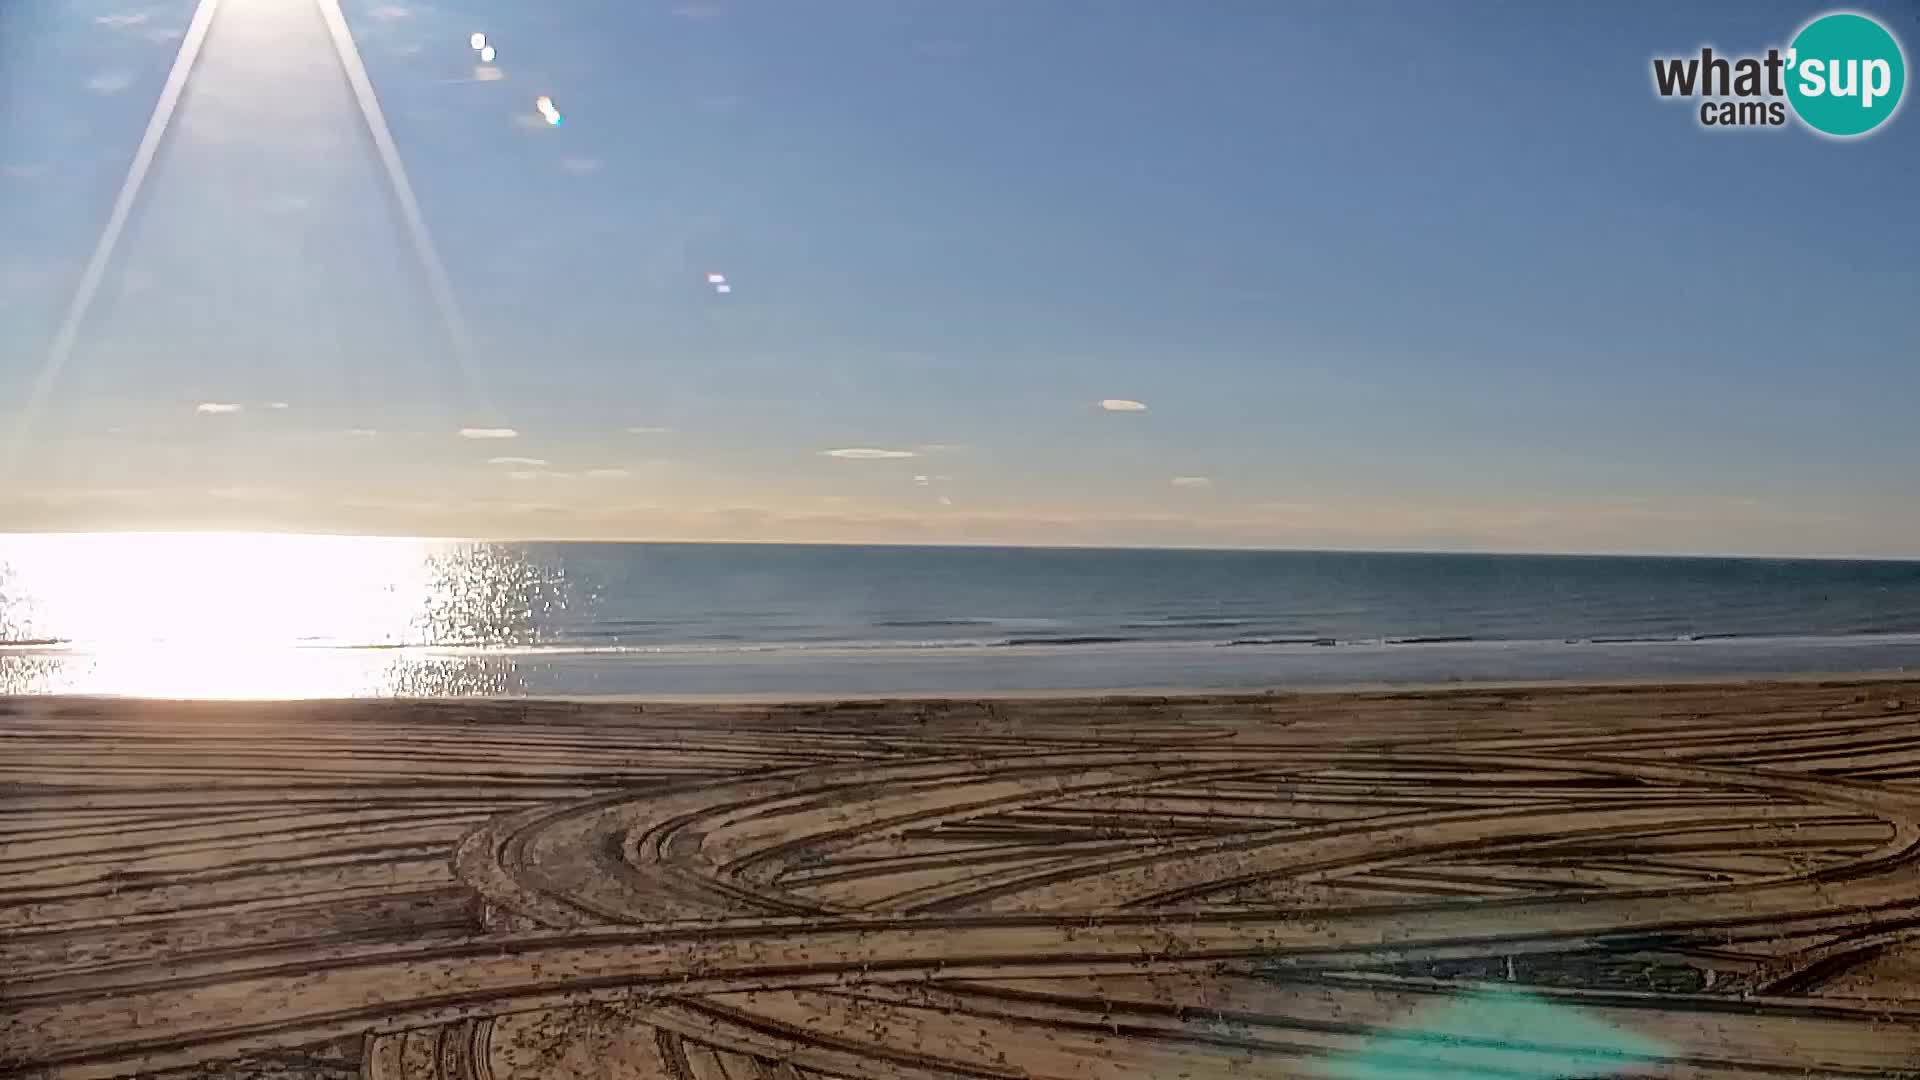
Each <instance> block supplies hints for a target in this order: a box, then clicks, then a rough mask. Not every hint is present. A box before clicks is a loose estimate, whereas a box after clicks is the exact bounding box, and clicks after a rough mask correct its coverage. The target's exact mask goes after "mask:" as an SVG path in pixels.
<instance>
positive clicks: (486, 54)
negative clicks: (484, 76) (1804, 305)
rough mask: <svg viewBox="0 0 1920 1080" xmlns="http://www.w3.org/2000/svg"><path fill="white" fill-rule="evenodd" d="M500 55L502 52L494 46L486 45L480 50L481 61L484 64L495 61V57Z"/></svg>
mask: <svg viewBox="0 0 1920 1080" xmlns="http://www.w3.org/2000/svg"><path fill="white" fill-rule="evenodd" d="M498 55H500V54H499V53H497V52H495V51H494V48H493V46H491V45H487V46H484V47H482V48H481V50H480V62H481V63H483V64H491V63H493V58H494V57H495V56H498Z"/></svg>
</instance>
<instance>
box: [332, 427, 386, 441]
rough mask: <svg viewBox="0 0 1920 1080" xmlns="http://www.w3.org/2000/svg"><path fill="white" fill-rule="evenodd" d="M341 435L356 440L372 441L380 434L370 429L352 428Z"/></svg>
mask: <svg viewBox="0 0 1920 1080" xmlns="http://www.w3.org/2000/svg"><path fill="white" fill-rule="evenodd" d="M341 434H343V435H346V436H349V437H351V438H355V439H371V438H373V437H374V436H375V435H378V434H380V433H379V432H377V431H375V430H373V429H372V428H370V427H350V428H348V429H347V430H345V431H343V432H341Z"/></svg>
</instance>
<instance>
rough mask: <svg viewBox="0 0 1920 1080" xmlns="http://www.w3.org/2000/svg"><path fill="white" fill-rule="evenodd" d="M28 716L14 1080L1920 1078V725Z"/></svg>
mask: <svg viewBox="0 0 1920 1080" xmlns="http://www.w3.org/2000/svg"><path fill="white" fill-rule="evenodd" d="M4 710H5V712H4V715H3V716H0V1075H5V1076H36V1077H37V1076H61V1077H67V1076H73V1077H82V1076H86V1077H91V1076H119V1075H129V1074H134V1073H144V1074H160V1075H193V1076H208V1075H212V1076H249V1077H266V1076H290V1077H321V1076H342V1077H345V1076H366V1077H371V1078H380V1080H386V1078H399V1077H407V1078H415V1077H446V1078H450V1080H451V1078H489V1077H490V1078H493V1080H509V1078H519V1077H533V1076H580V1077H587V1076H594V1077H675V1078H679V1080H709V1078H711V1080H721V1078H725V1080H752V1078H790V1080H808V1078H812V1077H924V1078H933V1077H942V1078H945V1077H1009V1078H1011V1077H1084V1078H1107V1077H1113V1078H1119V1077H1156V1078H1174V1077H1181V1076H1185V1077H1190V1078H1208V1077H1226V1076H1260V1077H1287V1076H1369V1077H1371V1076H1407V1077H1415V1076H1420V1077H1425V1076H1510V1077H1524V1076H1544V1075H1581V1076H1607V1075H1635V1076H1672V1077H1731V1076H1756V1077H1758V1076H1803V1075H1812V1076H1822V1077H1829V1076H1874V1077H1889V1076H1913V1075H1920V940H1917V939H1920V868H1917V867H1916V861H1915V860H1916V847H1915V845H1916V842H1917V841H1920V786H1916V783H1917V782H1920V683H1900V682H1871V683H1839V682H1835V683H1796V684H1775V685H1748V686H1740V687H1703V686H1691V687H1666V688H1660V687H1634V688H1611V689H1579V688H1555V689H1529V690H1471V689H1469V690H1459V691H1447V692H1432V693H1384V692H1383V693H1369V694H1342V695H1274V696H1259V697H1244V698H1232V697H1222V696H1211V697H1195V698H1171V699H1111V700H1099V701H1095V700H1071V701H1070V700H1050V701H1027V702H1009V701H996V702H911V701H893V702H872V703H864V702H863V703H846V704H820V705H813V704H809V705H783V706H771V707H770V706H763V705H736V706H720V705H646V706H638V705H628V704H601V703H566V702H533V703H520V702H382V703H368V702H359V703H353V702H342V703H298V704H217V705H214V704H189V703H142V702H113V701H98V700H38V701H26V700H15V701H12V702H8V703H5V705H4ZM1503 1018H1504V1019H1503Z"/></svg>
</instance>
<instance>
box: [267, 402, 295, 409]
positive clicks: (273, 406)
mask: <svg viewBox="0 0 1920 1080" xmlns="http://www.w3.org/2000/svg"><path fill="white" fill-rule="evenodd" d="M292 407H293V406H291V405H288V404H287V403H286V402H284V401H269V402H267V408H269V409H274V410H279V409H290V408H292Z"/></svg>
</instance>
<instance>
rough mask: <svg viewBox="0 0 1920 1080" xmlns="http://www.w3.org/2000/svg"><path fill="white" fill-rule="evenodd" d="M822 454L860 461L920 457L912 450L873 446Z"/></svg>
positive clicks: (824, 451)
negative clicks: (880, 448)
mask: <svg viewBox="0 0 1920 1080" xmlns="http://www.w3.org/2000/svg"><path fill="white" fill-rule="evenodd" d="M820 453H821V455H822V456H824V457H832V458H853V459H855V460H858V461H880V460H884V459H889V458H910V457H919V456H920V455H919V454H916V453H914V452H913V451H912V450H879V449H875V448H874V447H871V446H848V447H844V448H842V449H839V450H822V451H820Z"/></svg>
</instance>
